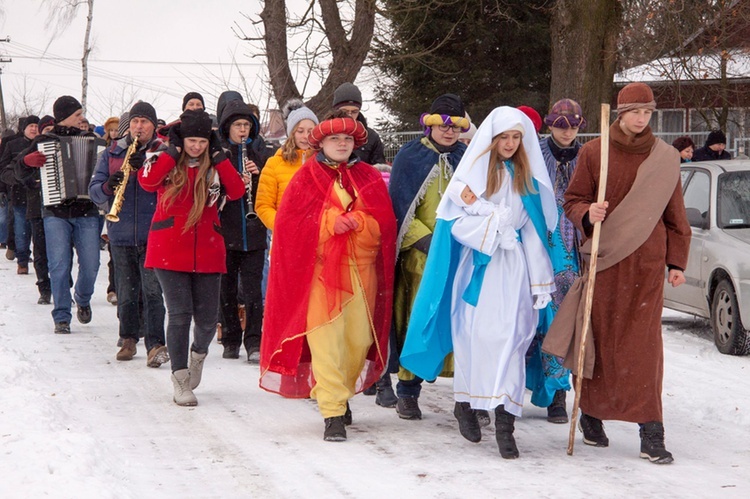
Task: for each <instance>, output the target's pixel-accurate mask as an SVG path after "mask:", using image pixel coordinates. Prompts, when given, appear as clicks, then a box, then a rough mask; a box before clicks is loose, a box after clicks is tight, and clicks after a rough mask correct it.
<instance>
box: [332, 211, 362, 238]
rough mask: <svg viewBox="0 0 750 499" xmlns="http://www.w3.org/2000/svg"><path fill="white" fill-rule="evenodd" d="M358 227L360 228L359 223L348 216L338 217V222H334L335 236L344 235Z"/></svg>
mask: <svg viewBox="0 0 750 499" xmlns="http://www.w3.org/2000/svg"><path fill="white" fill-rule="evenodd" d="M357 227H359V224H358V223H357V221H356V220H354V219H352V218H350V217H348V216H347V215H339V216H337V217H336V221H335V222H333V232H334V233H335V234H344V233H346V232H349V231H350V230H354V229H356V228H357Z"/></svg>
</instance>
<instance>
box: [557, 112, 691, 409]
mask: <svg viewBox="0 0 750 499" xmlns="http://www.w3.org/2000/svg"><path fill="white" fill-rule="evenodd" d="M656 140H658V139H656V138H655V137H654V136H653V135H652V133H651V130H650V129H646V130H645V131H644V132H642V133H641V134H639V135H638V136H636V137H634V138H629V137H627V136H626V135H625V134H624V133H623V132H622V130H621V129H620V126H619V122H615V123H614V124H613V125H612V126H611V127H610V150H609V168H608V177H607V191H606V199H607V201H608V202H609V208H608V210H607V219H606V220H605V221H604V223H603V224H602V243H601V244H602V247H604V246H606V243H605V240H604V238H605V234H607V233H609V234H615V233H617V232H618V231H617V230H615V231H612V229H613V227H612V225H611V222H616V221H617V220H618V219H619V220H621V221H625V220H627V223H623V226H625V225H633V222H635V221H638V220H643V224H644V225H645V226H646V227H653V229H652V230H651V232H650V235H647V237H645V242H643V243H642V244H640V246H638V247H637V249H635V250H634V251H632V252H630V253H629V254H628V255H627V256H625V257H624V258H622V255H620V256H618V257H617V258H616V259H615V261H616V262H617V263H614V264H613V265H609V266H607V268H605V269H602V267H599V269H600V270H599V271H598V272H597V276H596V287H595V290H594V301H593V307H592V311H591V331H590V334H591V335H592V336H590V337H589V340H588V341H589V343H588V344H589V345H591V340H592V339H593V345H592V346H593V348H592V349H591V350H592V351H591V352H590V353H591V355H592V356H593V360H594V363H593V368H591V366H588V367H587V368H586V370H585V371H587V374H585V375H584V379H583V383H582V390H581V410H582V412H584V413H586V414H588V415H590V416H593V417H596V418H599V419H617V420H623V421H632V422H638V423H645V422H650V421H662V402H661V387H662V377H663V347H662V338H661V313H662V302H663V286H664V270H665V266H667V265H672V266H675V267H678V268H681V269H684V268H685V266H686V265H687V256H688V250H689V247H690V226H689V224H688V222H687V217H686V215H685V206H684V203H683V199H682V186H681V183H680V180H679V155H677V154H675V153H676V151H671V150H669V149H668V148H664V147H663V144H657V145H660V146H661V147H660V148H659V151H661V155H660V156H659V158H660V160H661V158H662V157H663V158H664V160H663V161H664V165H663V168H665V169H669V171H670V173H674V174H671V175H665V177H664V178H669V179H671V180H665V181H666V182H673V183H674V186H673V187H672V185H671V184H670V185H667V186H662V189H668V190H669V189H671V190H672V195H671V197H669V198H668V201H667V202H666V207H664V208H663V209H662V208H658V209H657V210H656V211H653V210H652V212H651V213H650V214H649V213H641V212H640V211H641V210H638V211H639V212H636V210H633V213H632V215H631V214H630V213H623V212H622V211H621V212H620V213H617V215H616V216H615V213H616V210H617V207H618V205H620V203H621V202H622V201H623V199H625V197H626V195H627V194H628V193H629V192H630V190H631V188H632V187H633V184H634V182H635V181H636V175H637V174H638V172H639V168H640V166H641V164H642V163H643V162H644V161H645V160H646V159H647V158H648V157H649V155H650V154H651V153H652V149H653V147H654V145H655V141H656ZM600 150H601V142H600V140H599V139H597V140H594V141H591V142H589V143H587V144H586V145H584V147H583V148H581V152H580V154H579V160H578V166H577V167H576V170H575V172H574V174H573V177H572V178H571V181H570V185H569V187H568V190H567V191H566V193H565V205H564V209H565V215H566V216H567V217H568V218H569V219H570V220H571V221H572V222H573V223H574V224H575V225H576V227H577V228H578V230H580V231H581V232H583V233H584V234H585V235H586V237H590V236H591V226H587V227H584V225H583V218H584V215H585V214H586V213H587V212H588V209H589V206H590V205H591V203H593V202H595V201H596V197H597V190H598V183H599V166H600ZM667 193H668V191H667ZM633 194H638V193H633ZM631 200H632V196H631ZM626 204H627V203H626ZM631 206H632V205H631ZM661 206H663V204H662V205H661ZM629 215H630V216H629ZM631 216H632V218H631ZM654 217H658V218H654ZM608 222H610V227H609V228H608V229H609V230H605V229H606V228H607V223H608ZM584 229H586V230H584ZM618 229H619V226H618ZM636 232H637V229H634V230H633V233H634V234H635V233H636ZM617 236H618V237H623V234H617ZM600 255H601V249H600ZM618 260H619V261H618ZM561 312H562V307H561ZM558 317H559V318H561V319H563V317H561V316H560V315H559V314H558ZM558 317H556V319H555V321H557V319H558ZM569 318H570V316H569V315H568V319H569ZM574 319H575V318H574ZM563 320H565V319H563ZM574 322H575V321H574ZM570 327H572V326H570V325H569V324H568V325H566V327H565V328H561V327H560V324H555V323H553V325H552V328H551V330H550V332H549V333H548V335H547V340H546V341H545V345H544V350H545V351H548V352H550V353H553V354H556V355H565V356H566V359H565V364H566V367H572V366H573V365H574V362H573V361H574V360H575V359H571V358H570V357H572V356H571V355H566V353H569V352H570V351H571V350H567V351H565V350H563V351H561V350H560V349H559V344H558V345H556V347H557V348H550V345H552V344H554V343H555V342H556V341H558V340H559V339H560V336H561V335H562V336H565V335H568V333H569V332H570V331H569V330H570ZM562 329H565V331H562ZM568 336H571V337H572V334H570V335H568ZM592 337H593V338H592ZM576 352H577V350H576ZM588 357H589V356H588V355H587V360H588Z"/></svg>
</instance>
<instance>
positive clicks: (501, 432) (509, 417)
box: [495, 405, 519, 459]
mask: <svg viewBox="0 0 750 499" xmlns="http://www.w3.org/2000/svg"><path fill="white" fill-rule="evenodd" d="M515 422H516V417H515V416H514V415H513V414H511V413H509V412H507V411H506V410H505V406H504V405H499V406H497V407H495V440H497V448H498V450H499V451H500V455H501V456H502V458H503V459H516V458H517V457H518V456H519V454H518V447H516V439H515V438H514V437H513V430H515Z"/></svg>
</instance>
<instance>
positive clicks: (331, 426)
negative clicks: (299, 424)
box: [323, 416, 346, 442]
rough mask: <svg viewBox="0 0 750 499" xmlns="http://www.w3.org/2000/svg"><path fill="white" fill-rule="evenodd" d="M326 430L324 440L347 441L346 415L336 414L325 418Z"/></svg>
mask: <svg viewBox="0 0 750 499" xmlns="http://www.w3.org/2000/svg"><path fill="white" fill-rule="evenodd" d="M325 424H326V427H325V430H324V431H323V440H325V441H326V442H344V441H346V426H345V425H344V416H334V417H332V418H325Z"/></svg>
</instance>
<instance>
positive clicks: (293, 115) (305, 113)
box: [286, 106, 318, 137]
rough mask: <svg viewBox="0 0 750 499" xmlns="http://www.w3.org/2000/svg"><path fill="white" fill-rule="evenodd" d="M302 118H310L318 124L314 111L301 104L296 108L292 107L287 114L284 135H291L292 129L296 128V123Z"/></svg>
mask: <svg viewBox="0 0 750 499" xmlns="http://www.w3.org/2000/svg"><path fill="white" fill-rule="evenodd" d="M302 120H310V121H312V122H313V123H315V124H316V125H317V124H318V117H317V116H315V113H313V112H312V110H311V109H310V108H309V107H306V106H302V107H299V108H297V109H294V110H293V111H291V112H290V113H289V116H288V117H287V119H286V136H287V137H291V136H292V134H293V133H294V129H295V128H297V125H298V124H299V122H300V121H302Z"/></svg>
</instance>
